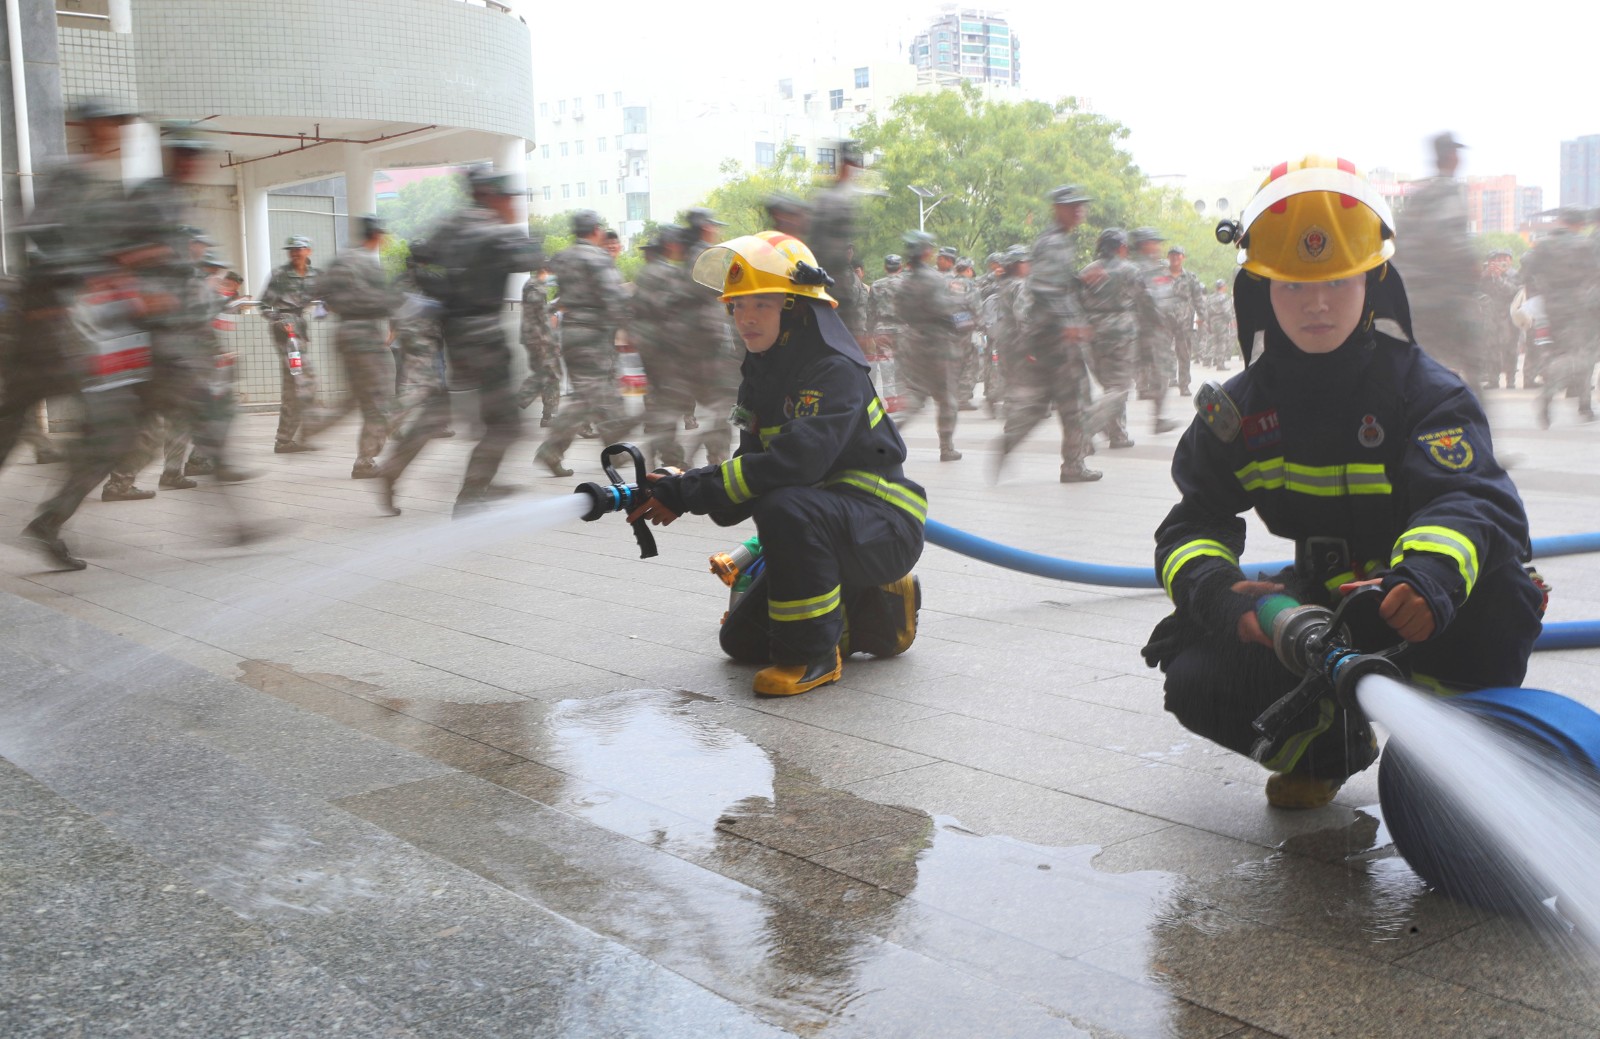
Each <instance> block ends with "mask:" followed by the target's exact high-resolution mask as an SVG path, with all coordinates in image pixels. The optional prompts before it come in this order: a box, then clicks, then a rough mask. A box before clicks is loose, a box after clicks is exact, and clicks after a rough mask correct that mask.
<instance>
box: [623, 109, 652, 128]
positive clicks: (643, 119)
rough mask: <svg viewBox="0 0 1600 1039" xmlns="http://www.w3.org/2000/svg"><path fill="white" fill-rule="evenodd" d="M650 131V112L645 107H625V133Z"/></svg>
mask: <svg viewBox="0 0 1600 1039" xmlns="http://www.w3.org/2000/svg"><path fill="white" fill-rule="evenodd" d="M649 131H650V114H649V112H648V111H647V110H646V109H644V108H624V109H623V110H622V132H623V133H648V132H649Z"/></svg>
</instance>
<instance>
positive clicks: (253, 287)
mask: <svg viewBox="0 0 1600 1039" xmlns="http://www.w3.org/2000/svg"><path fill="white" fill-rule="evenodd" d="M248 168H249V167H242V168H241V170H240V174H239V213H240V217H241V220H242V222H243V234H244V242H243V243H242V245H241V250H240V252H241V255H240V257H239V262H240V263H242V264H243V265H244V267H243V269H242V270H240V271H239V273H240V274H241V275H243V276H244V286H245V291H246V292H248V293H250V294H251V295H252V296H260V295H261V290H262V289H264V288H266V287H267V280H268V279H269V278H271V277H272V257H273V251H272V250H273V246H274V245H276V244H277V243H275V242H273V241H271V240H270V239H269V238H268V235H270V234H271V231H270V230H269V229H268V226H267V189H266V188H264V187H261V186H260V185H258V184H255V183H253V182H252V180H251V178H250V175H249V174H248V173H245V172H244V170H245V169H248Z"/></svg>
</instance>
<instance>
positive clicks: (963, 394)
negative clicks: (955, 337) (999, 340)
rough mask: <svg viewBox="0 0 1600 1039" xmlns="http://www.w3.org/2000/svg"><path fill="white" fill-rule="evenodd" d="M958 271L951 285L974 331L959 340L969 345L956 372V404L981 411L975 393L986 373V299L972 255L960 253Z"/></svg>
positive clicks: (957, 264)
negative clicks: (982, 317)
mask: <svg viewBox="0 0 1600 1039" xmlns="http://www.w3.org/2000/svg"><path fill="white" fill-rule="evenodd" d="M954 273H955V277H954V279H952V281H951V283H950V284H951V287H952V288H953V289H955V290H956V295H957V296H959V297H960V298H961V309H962V310H964V311H965V312H966V313H967V314H968V315H969V316H970V317H971V319H972V321H973V329H972V331H971V332H970V333H968V334H967V336H966V337H965V339H964V341H963V343H962V344H958V345H965V346H966V353H965V354H963V355H962V357H961V366H960V369H959V371H958V372H957V373H956V408H957V410H959V411H977V410H978V406H977V405H976V404H974V403H973V401H972V395H973V394H974V393H976V392H977V389H978V378H979V376H981V375H982V374H983V326H982V321H981V320H980V317H979V315H980V313H981V305H982V303H983V300H982V298H981V297H980V296H979V293H978V281H977V278H976V277H975V274H976V272H975V271H974V270H973V267H972V261H971V260H970V259H968V258H966V257H965V256H962V257H957V258H956V266H955V271H954Z"/></svg>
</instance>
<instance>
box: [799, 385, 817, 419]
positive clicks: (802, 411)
mask: <svg viewBox="0 0 1600 1039" xmlns="http://www.w3.org/2000/svg"><path fill="white" fill-rule="evenodd" d="M821 406H822V394H821V393H820V392H818V391H816V390H801V391H800V396H799V397H798V398H797V399H796V400H795V402H794V417H795V418H811V417H813V416H814V415H816V413H817V411H818V409H819V408H821Z"/></svg>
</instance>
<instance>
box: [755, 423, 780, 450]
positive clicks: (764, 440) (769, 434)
mask: <svg viewBox="0 0 1600 1039" xmlns="http://www.w3.org/2000/svg"><path fill="white" fill-rule="evenodd" d="M782 432H783V427H782V426H762V427H761V432H760V433H759V434H758V435H759V436H760V437H761V447H762V449H763V450H765V449H766V447H767V445H768V444H770V443H772V438H773V437H775V436H777V435H778V434H779V433H782Z"/></svg>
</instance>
